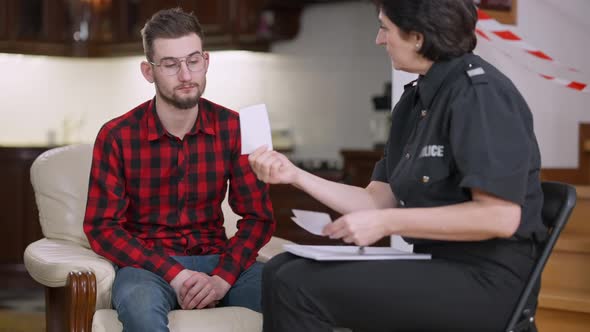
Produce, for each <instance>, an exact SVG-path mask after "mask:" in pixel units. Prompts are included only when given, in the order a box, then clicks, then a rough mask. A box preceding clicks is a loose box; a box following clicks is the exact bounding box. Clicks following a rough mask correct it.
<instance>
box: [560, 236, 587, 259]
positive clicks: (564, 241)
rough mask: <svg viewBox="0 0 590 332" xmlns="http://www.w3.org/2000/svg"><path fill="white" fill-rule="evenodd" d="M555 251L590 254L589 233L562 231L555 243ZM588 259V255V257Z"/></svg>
mask: <svg viewBox="0 0 590 332" xmlns="http://www.w3.org/2000/svg"><path fill="white" fill-rule="evenodd" d="M553 250H555V251H566V252H577V253H586V254H589V255H590V234H570V233H566V232H564V233H562V234H561V235H560V236H559V239H558V240H557V243H556V244H555V248H553ZM588 258H589V259H590V256H589V257H588Z"/></svg>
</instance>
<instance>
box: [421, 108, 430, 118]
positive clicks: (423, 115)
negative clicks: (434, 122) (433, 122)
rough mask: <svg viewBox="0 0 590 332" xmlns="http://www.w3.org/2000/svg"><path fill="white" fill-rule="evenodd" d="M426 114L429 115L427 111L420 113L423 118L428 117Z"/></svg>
mask: <svg viewBox="0 0 590 332" xmlns="http://www.w3.org/2000/svg"><path fill="white" fill-rule="evenodd" d="M426 114H428V111H427V110H422V111H421V112H420V116H421V117H426Z"/></svg>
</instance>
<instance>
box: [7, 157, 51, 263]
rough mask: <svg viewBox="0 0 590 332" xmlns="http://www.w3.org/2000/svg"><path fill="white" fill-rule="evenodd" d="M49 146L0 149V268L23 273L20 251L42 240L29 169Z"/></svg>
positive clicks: (21, 252)
mask: <svg viewBox="0 0 590 332" xmlns="http://www.w3.org/2000/svg"><path fill="white" fill-rule="evenodd" d="M48 149H49V147H0V183H2V185H1V186H0V229H2V232H1V233H0V234H1V235H0V265H3V270H5V269H6V266H11V267H14V269H16V270H22V269H21V268H20V267H19V266H22V264H23V252H24V251H25V248H26V247H27V245H28V244H29V243H32V242H34V241H36V240H39V239H41V238H42V237H43V234H42V232H41V225H40V224H39V212H38V210H37V204H36V203H35V194H34V192H33V187H32V186H31V179H30V175H29V174H30V173H29V170H30V168H31V165H32V164H33V161H34V160H35V158H37V156H39V155H40V154H41V153H43V152H44V151H46V150H48Z"/></svg>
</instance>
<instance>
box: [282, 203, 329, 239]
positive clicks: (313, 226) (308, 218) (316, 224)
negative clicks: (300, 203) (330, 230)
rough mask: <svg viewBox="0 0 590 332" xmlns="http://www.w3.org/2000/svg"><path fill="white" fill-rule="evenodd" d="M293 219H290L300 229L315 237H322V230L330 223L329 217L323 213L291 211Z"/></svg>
mask: <svg viewBox="0 0 590 332" xmlns="http://www.w3.org/2000/svg"><path fill="white" fill-rule="evenodd" d="M293 214H294V215H295V217H292V218H291V219H292V220H293V221H294V222H295V223H296V224H297V225H299V226H300V227H301V228H303V229H305V230H306V231H308V232H310V233H311V234H315V235H322V236H323V235H324V234H322V230H323V229H324V227H326V225H328V224H329V223H331V222H332V219H331V218H330V215H329V214H327V213H324V212H315V211H305V210H296V209H293Z"/></svg>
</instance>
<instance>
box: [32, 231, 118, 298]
mask: <svg viewBox="0 0 590 332" xmlns="http://www.w3.org/2000/svg"><path fill="white" fill-rule="evenodd" d="M24 261H25V267H26V268H27V271H28V272H29V274H30V275H31V277H33V279H35V280H36V281H37V282H39V283H41V284H43V285H45V286H48V287H63V286H65V284H66V280H67V279H68V273H69V272H71V271H92V272H94V275H95V276H96V308H97V309H103V308H110V307H111V286H112V284H113V281H114V280H115V269H114V268H113V265H112V264H111V262H109V261H108V260H106V259H104V258H103V257H101V256H99V255H97V254H96V253H94V251H92V250H91V249H88V248H84V247H81V246H80V245H79V244H77V243H74V242H70V241H65V240H50V239H41V240H39V241H36V242H33V243H31V244H29V246H28V247H27V249H26V250H25V253H24Z"/></svg>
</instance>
